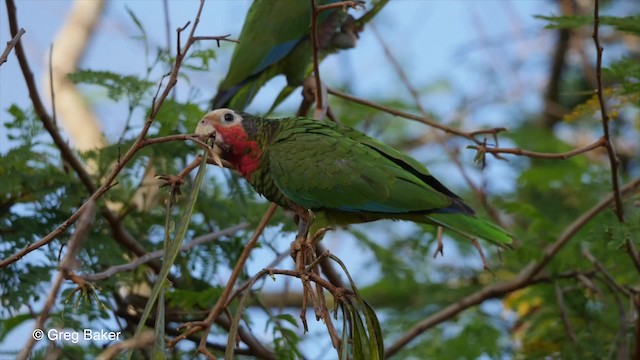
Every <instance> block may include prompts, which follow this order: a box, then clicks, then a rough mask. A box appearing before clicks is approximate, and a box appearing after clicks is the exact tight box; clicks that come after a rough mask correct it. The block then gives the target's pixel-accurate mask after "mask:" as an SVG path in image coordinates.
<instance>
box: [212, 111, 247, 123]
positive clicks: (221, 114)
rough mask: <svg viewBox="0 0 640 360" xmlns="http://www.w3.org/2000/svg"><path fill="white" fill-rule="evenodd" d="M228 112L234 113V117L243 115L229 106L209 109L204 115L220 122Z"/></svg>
mask: <svg viewBox="0 0 640 360" xmlns="http://www.w3.org/2000/svg"><path fill="white" fill-rule="evenodd" d="M226 114H232V115H233V116H234V117H241V116H240V115H239V114H238V113H236V112H235V111H233V110H231V109H227V108H220V109H215V110H212V111H209V112H208V113H207V114H206V115H205V116H204V117H205V118H206V119H209V120H217V121H218V122H220V121H221V120H222V119H224V116H225V115H226Z"/></svg>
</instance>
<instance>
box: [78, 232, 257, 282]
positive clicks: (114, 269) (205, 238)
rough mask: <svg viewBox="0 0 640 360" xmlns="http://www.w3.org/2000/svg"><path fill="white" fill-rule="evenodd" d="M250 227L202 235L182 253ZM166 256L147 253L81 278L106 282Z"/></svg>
mask: <svg viewBox="0 0 640 360" xmlns="http://www.w3.org/2000/svg"><path fill="white" fill-rule="evenodd" d="M248 226H249V224H248V223H241V224H238V225H235V226H232V227H229V228H226V229H224V230H220V231H217V232H214V233H211V234H207V235H202V236H198V237H197V238H195V239H193V241H191V242H189V243H188V244H184V245H182V248H180V251H182V252H186V251H189V250H191V249H192V248H194V247H195V246H198V245H202V244H206V243H208V242H210V241H214V240H217V239H219V238H221V237H223V236H228V235H231V234H234V233H236V232H238V231H239V230H242V229H246V228H247V227H248ZM163 255H164V251H163V250H162V249H160V250H156V251H153V252H150V253H146V254H144V255H143V256H141V257H138V258H136V259H135V260H133V261H132V262H129V263H126V264H122V265H115V266H111V267H109V268H108V269H107V270H105V271H102V272H99V273H97V274H83V275H80V276H79V277H80V278H82V279H84V280H87V281H99V280H104V279H108V278H110V277H112V276H113V275H115V274H117V273H121V272H125V271H131V270H133V269H135V268H137V267H138V266H140V265H142V264H146V263H148V262H149V261H151V260H152V259H158V258H161V257H162V256H163Z"/></svg>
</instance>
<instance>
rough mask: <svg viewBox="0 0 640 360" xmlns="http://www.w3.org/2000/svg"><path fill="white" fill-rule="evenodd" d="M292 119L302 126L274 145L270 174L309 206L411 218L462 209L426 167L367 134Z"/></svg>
mask: <svg viewBox="0 0 640 360" xmlns="http://www.w3.org/2000/svg"><path fill="white" fill-rule="evenodd" d="M287 121H297V122H298V124H297V125H296V126H295V127H290V128H286V127H285V128H284V129H283V130H282V131H280V133H279V134H278V135H277V136H276V138H275V139H274V141H273V143H272V144H271V145H270V146H269V155H268V156H269V167H270V173H271V175H272V177H273V179H274V182H275V183H276V185H277V186H278V188H279V189H280V190H281V191H282V192H283V193H284V194H285V195H286V196H287V197H288V198H289V199H291V200H292V201H294V202H296V203H297V204H299V205H301V206H303V207H305V208H308V209H335V210H340V211H347V212H372V213H389V214H407V213H416V212H425V211H434V210H440V209H446V208H448V207H449V206H452V205H457V204H454V203H455V201H454V200H453V199H452V197H451V196H449V195H448V194H446V193H443V192H441V191H439V190H438V189H436V188H437V187H442V188H444V186H442V185H441V184H440V183H439V182H437V180H435V178H433V177H432V176H431V175H429V173H428V171H427V170H426V168H424V167H423V166H422V165H419V164H418V163H417V162H416V161H415V160H413V159H410V158H409V157H407V156H406V155H402V154H401V153H399V152H397V151H395V150H393V149H391V148H390V147H388V146H386V145H384V144H382V143H380V142H378V141H376V140H374V139H372V138H369V137H367V136H366V135H364V134H362V133H359V132H357V131H355V130H352V129H348V128H344V127H341V126H339V125H334V124H333V123H329V122H324V121H314V120H310V119H290V120H287ZM355 134H357V135H358V136H357V137H355V136H354V135H355ZM413 165H419V167H414V166H413ZM422 178H424V179H422ZM425 180H426V181H429V182H432V184H433V185H434V186H435V187H434V186H430V185H428V184H427V183H426V182H425ZM445 189H446V188H445ZM451 194H452V193H451ZM452 195H453V194H452ZM469 211H470V209H469Z"/></svg>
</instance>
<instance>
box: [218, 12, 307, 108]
mask: <svg viewBox="0 0 640 360" xmlns="http://www.w3.org/2000/svg"><path fill="white" fill-rule="evenodd" d="M310 16H311V10H310V5H309V2H308V1H298V0H279V1H272V0H256V1H254V2H253V4H252V5H251V8H250V9H249V12H248V13H247V17H246V19H245V23H244V26H243V28H242V32H241V33H240V38H239V41H240V44H238V45H237V46H236V48H235V50H234V52H233V55H232V57H231V65H230V67H229V72H228V73H227V76H226V77H225V78H224V80H222V82H221V83H220V86H219V89H218V94H217V95H216V98H215V99H214V104H213V107H214V108H217V107H222V106H229V107H232V108H237V109H244V108H245V107H246V106H247V105H248V103H249V102H250V101H251V99H253V97H254V96H255V94H256V93H257V91H258V90H259V88H260V87H261V86H262V85H263V84H264V83H265V82H266V81H267V80H268V79H270V78H271V77H273V76H274V75H276V74H277V73H278V72H279V70H278V69H271V72H272V74H271V73H267V72H265V70H266V69H267V68H269V67H270V66H272V65H274V64H276V63H277V62H278V61H280V60H282V59H283V58H284V57H285V56H287V55H289V54H290V53H291V52H292V51H293V49H294V48H295V47H296V46H298V44H299V43H300V41H302V38H303V36H304V34H306V33H307V32H308V29H309V19H310ZM304 66H305V67H306V65H304Z"/></svg>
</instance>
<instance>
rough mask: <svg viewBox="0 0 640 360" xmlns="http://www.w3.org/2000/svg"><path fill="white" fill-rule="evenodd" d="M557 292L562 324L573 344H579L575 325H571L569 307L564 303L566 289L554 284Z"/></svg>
mask: <svg viewBox="0 0 640 360" xmlns="http://www.w3.org/2000/svg"><path fill="white" fill-rule="evenodd" d="M553 287H554V289H555V292H556V301H557V302H558V309H560V318H561V319H562V324H563V325H564V329H565V331H566V332H567V335H568V336H569V339H571V342H572V343H573V345H574V346H575V345H577V340H576V333H575V331H573V327H572V326H571V322H570V321H569V314H567V308H566V306H565V305H564V291H563V290H562V288H560V285H558V284H554V285H553Z"/></svg>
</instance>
